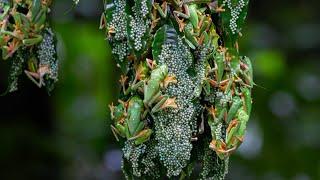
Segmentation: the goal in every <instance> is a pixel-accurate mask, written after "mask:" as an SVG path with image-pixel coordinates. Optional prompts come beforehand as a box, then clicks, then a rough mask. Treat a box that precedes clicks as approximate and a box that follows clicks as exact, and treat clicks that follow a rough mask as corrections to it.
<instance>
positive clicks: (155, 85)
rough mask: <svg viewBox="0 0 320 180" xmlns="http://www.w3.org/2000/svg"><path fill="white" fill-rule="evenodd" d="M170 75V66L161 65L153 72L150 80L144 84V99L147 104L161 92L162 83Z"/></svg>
mask: <svg viewBox="0 0 320 180" xmlns="http://www.w3.org/2000/svg"><path fill="white" fill-rule="evenodd" d="M167 75H168V67H167V66H166V65H161V66H159V67H157V68H156V69H154V70H153V71H152V72H151V75H150V80H149V81H148V83H147V84H146V85H145V86H144V100H143V102H144V103H145V104H149V103H150V102H152V101H153V99H154V98H155V96H156V95H157V94H158V93H160V87H161V83H163V81H164V79H165V78H166V76H167Z"/></svg>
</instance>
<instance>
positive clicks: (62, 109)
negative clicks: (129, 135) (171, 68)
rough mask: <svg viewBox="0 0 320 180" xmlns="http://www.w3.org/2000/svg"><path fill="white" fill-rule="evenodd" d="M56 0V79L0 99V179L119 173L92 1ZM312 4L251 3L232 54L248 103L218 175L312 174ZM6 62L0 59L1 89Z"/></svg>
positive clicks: (318, 43)
mask: <svg viewBox="0 0 320 180" xmlns="http://www.w3.org/2000/svg"><path fill="white" fill-rule="evenodd" d="M71 3H72V2H71V0H68V1H66V0H60V1H59V0H57V1H55V5H54V8H53V9H52V10H53V11H52V12H53V13H52V24H53V27H54V30H55V31H56V33H57V34H58V37H59V40H60V41H59V57H60V80H59V82H58V84H57V86H56V89H55V90H54V92H53V94H52V95H51V96H48V95H47V93H46V92H45V90H44V89H38V88H37V87H36V86H35V85H33V84H32V83H31V82H30V81H29V80H27V79H26V77H22V78H21V82H20V90H19V91H18V92H15V93H12V94H10V95H7V96H5V97H0V105H1V106H0V107H1V109H0V119H1V126H0V163H1V166H3V167H1V168H0V179H2V180H11V179H75V180H91V179H93V180H105V179H120V178H123V177H122V174H121V171H120V160H121V151H120V150H119V147H118V145H117V143H116V142H115V140H114V138H113V136H112V134H111V131H110V128H109V127H110V119H109V111H108V108H107V105H108V104H110V103H111V102H112V101H116V100H117V96H118V94H117V92H118V88H119V87H118V82H117V79H118V78H119V75H120V72H119V70H118V68H116V65H115V63H114V61H113V59H112V57H111V55H110V47H109V45H108V44H107V42H106V41H105V40H104V32H102V31H100V30H99V29H98V26H99V18H100V13H101V12H102V9H103V6H102V0H81V2H80V4H79V6H78V7H77V8H76V9H74V10H72V11H70V12H69V13H66V12H67V11H68V10H69V9H70V8H71V7H72V4H71ZM319 7H320V1H316V0H310V1H303V0H282V1H281V2H280V1H277V0H268V1H266V0H264V1H251V4H250V12H249V17H248V22H247V25H246V27H245V29H244V31H243V35H244V36H243V38H242V39H241V43H240V50H241V52H242V54H243V55H248V56H250V57H251V59H252V61H253V64H254V70H255V82H256V83H257V84H258V86H257V87H255V89H254V109H253V114H252V118H251V120H250V122H249V126H248V131H247V134H246V137H245V142H244V143H243V144H242V146H241V148H240V149H239V150H238V152H237V153H236V154H235V155H234V156H232V158H231V163H230V173H229V174H228V176H227V179H232V180H233V179H245V180H247V179H249V180H250V179H262V180H267V179H275V180H282V179H293V180H311V179H320V133H319V132H320V121H319V117H320V21H319V19H320V13H319V12H318V11H319ZM7 69H8V68H7V62H0V84H1V85H0V87H1V89H0V90H1V91H4V89H5V86H6V83H7V81H6V78H7V73H8V72H7Z"/></svg>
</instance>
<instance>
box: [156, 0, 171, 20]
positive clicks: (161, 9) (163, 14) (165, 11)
mask: <svg viewBox="0 0 320 180" xmlns="http://www.w3.org/2000/svg"><path fill="white" fill-rule="evenodd" d="M154 8H155V9H156V10H157V11H158V12H159V14H160V16H161V17H162V18H164V19H166V18H167V16H168V4H167V2H166V1H165V2H163V3H162V5H161V6H160V4H159V3H154Z"/></svg>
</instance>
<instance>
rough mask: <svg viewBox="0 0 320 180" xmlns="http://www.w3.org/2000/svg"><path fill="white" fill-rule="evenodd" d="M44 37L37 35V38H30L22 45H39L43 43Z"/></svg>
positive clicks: (23, 41)
mask: <svg viewBox="0 0 320 180" xmlns="http://www.w3.org/2000/svg"><path fill="white" fill-rule="evenodd" d="M42 39H43V38H42V36H41V35H35V37H33V38H29V39H24V40H22V43H23V44H24V45H26V46H33V45H35V44H38V43H40V42H41V41H42Z"/></svg>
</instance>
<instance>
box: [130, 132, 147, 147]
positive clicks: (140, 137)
mask: <svg viewBox="0 0 320 180" xmlns="http://www.w3.org/2000/svg"><path fill="white" fill-rule="evenodd" d="M151 134H152V130H151V129H149V128H147V129H144V130H142V131H140V132H139V133H138V134H137V135H136V136H133V137H131V138H129V139H128V140H133V141H134V144H135V145H140V144H142V143H144V142H146V141H148V140H149V139H150V136H151Z"/></svg>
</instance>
